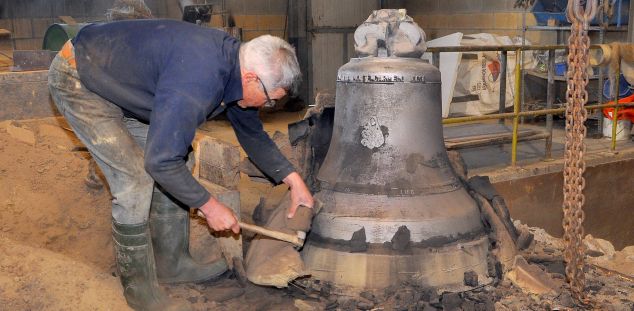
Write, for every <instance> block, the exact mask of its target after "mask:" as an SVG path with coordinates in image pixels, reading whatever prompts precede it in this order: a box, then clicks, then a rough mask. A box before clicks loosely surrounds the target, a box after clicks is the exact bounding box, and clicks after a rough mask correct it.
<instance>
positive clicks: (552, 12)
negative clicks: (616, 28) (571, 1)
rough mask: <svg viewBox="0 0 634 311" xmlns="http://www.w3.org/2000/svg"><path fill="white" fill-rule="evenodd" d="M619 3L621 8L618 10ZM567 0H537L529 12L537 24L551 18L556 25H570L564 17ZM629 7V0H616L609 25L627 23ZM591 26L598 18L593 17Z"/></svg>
mask: <svg viewBox="0 0 634 311" xmlns="http://www.w3.org/2000/svg"><path fill="white" fill-rule="evenodd" d="M606 1H609V0H606ZM619 4H620V6H621V9H620V11H619ZM567 5H568V1H567V0H537V1H535V3H534V4H533V7H532V8H531V13H533V15H534V16H535V20H536V21H537V25H540V26H546V25H548V20H550V19H552V20H555V21H556V22H557V24H558V25H570V23H569V22H568V19H567V18H566V6H567ZM629 7H630V0H617V1H616V4H615V6H614V14H613V15H612V18H610V22H609V24H610V25H621V26H622V25H627V24H628V19H629ZM591 25H592V26H598V25H599V18H598V17H595V18H594V19H593V20H592V22H591Z"/></svg>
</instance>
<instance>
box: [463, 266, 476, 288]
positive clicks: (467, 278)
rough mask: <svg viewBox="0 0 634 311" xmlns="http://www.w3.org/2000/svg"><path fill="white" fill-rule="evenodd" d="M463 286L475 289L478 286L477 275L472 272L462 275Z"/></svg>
mask: <svg viewBox="0 0 634 311" xmlns="http://www.w3.org/2000/svg"><path fill="white" fill-rule="evenodd" d="M464 285H467V286H471V287H475V286H478V274H477V273H475V271H473V270H469V271H467V272H465V273H464Z"/></svg>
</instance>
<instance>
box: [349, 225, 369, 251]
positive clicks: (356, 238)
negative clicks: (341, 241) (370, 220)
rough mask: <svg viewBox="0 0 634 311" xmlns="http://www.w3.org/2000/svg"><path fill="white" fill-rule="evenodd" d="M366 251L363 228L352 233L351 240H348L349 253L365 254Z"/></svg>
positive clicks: (366, 245) (366, 244)
mask: <svg viewBox="0 0 634 311" xmlns="http://www.w3.org/2000/svg"><path fill="white" fill-rule="evenodd" d="M367 249H368V243H367V242H366V236H365V227H363V228H361V229H359V230H357V231H355V232H354V233H352V239H350V252H352V253H359V252H365V251H366V250H367Z"/></svg>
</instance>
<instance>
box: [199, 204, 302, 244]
mask: <svg viewBox="0 0 634 311" xmlns="http://www.w3.org/2000/svg"><path fill="white" fill-rule="evenodd" d="M196 214H197V215H198V216H200V217H202V218H206V217H205V214H203V213H202V212H201V211H197V212H196ZM238 225H239V226H240V228H241V229H245V230H248V231H251V232H255V233H258V234H261V235H265V236H268V237H270V238H274V239H277V240H280V241H284V242H289V243H292V244H293V245H295V246H299V247H301V246H303V245H304V240H303V239H300V238H299V236H298V235H297V234H296V235H292V234H290V233H286V232H281V231H275V230H271V229H267V228H264V227H260V226H256V225H252V224H247V223H244V222H241V221H238Z"/></svg>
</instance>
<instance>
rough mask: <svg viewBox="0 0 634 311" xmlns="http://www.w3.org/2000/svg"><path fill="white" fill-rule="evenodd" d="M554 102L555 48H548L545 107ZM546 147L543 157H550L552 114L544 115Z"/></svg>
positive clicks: (549, 107)
mask: <svg viewBox="0 0 634 311" xmlns="http://www.w3.org/2000/svg"><path fill="white" fill-rule="evenodd" d="M554 102H555V50H548V87H547V89H546V109H552V108H553V103H554ZM546 131H547V132H548V134H549V135H548V137H547V138H546V147H545V151H544V159H551V158H552V148H553V115H552V114H547V115H546Z"/></svg>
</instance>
